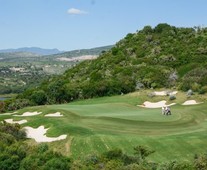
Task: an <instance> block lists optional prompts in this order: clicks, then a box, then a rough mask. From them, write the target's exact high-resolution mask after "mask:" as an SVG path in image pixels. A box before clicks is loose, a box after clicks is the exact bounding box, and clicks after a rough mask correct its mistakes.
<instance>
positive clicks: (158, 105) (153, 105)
mask: <svg viewBox="0 0 207 170" xmlns="http://www.w3.org/2000/svg"><path fill="white" fill-rule="evenodd" d="M175 104H176V103H171V104H169V105H166V101H165V100H162V101H159V102H155V103H152V102H148V101H146V102H144V103H143V104H142V105H138V106H140V107H145V108H161V107H163V106H172V105H175Z"/></svg>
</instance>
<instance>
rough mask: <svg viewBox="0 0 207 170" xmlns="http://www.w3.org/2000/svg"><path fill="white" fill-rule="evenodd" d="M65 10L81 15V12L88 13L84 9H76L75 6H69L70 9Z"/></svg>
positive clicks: (71, 13)
mask: <svg viewBox="0 0 207 170" xmlns="http://www.w3.org/2000/svg"><path fill="white" fill-rule="evenodd" d="M67 12H68V14H70V15H81V14H87V13H88V12H86V11H82V10H80V9H76V8H70V9H68V11H67Z"/></svg>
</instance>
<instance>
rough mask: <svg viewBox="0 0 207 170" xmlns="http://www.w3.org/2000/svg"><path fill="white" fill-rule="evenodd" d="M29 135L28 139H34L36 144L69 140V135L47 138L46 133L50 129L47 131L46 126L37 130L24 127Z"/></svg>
mask: <svg viewBox="0 0 207 170" xmlns="http://www.w3.org/2000/svg"><path fill="white" fill-rule="evenodd" d="M24 129H25V130H26V133H27V138H32V139H34V140H35V141H36V142H53V141H58V140H63V139H66V138H67V135H61V136H59V137H47V136H46V135H45V133H46V132H47V130H48V129H45V127H44V126H40V127H38V128H37V129H35V128H32V127H29V126H27V127H24Z"/></svg>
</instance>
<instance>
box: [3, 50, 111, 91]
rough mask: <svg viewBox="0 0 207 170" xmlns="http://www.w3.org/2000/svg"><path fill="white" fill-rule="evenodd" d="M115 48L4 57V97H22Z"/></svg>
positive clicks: (5, 55) (4, 55) (22, 53)
mask: <svg viewBox="0 0 207 170" xmlns="http://www.w3.org/2000/svg"><path fill="white" fill-rule="evenodd" d="M111 47H112V46H106V47H98V48H92V49H81V50H73V51H68V52H64V53H60V54H55V55H44V56H42V55H38V54H35V53H31V52H12V53H11V52H8V53H0V94H7V93H20V92H22V91H23V90H24V89H26V88H28V87H31V86H33V87H34V86H37V85H38V84H39V83H40V82H41V81H43V80H44V79H48V78H49V77H51V76H54V75H59V74H62V73H63V72H64V71H65V70H67V69H68V68H71V67H73V66H75V65H76V64H78V63H80V62H81V61H83V60H86V59H87V60H88V59H89V60H90V59H93V57H94V58H97V57H98V56H99V54H100V53H101V52H102V51H107V50H108V49H110V48H111Z"/></svg>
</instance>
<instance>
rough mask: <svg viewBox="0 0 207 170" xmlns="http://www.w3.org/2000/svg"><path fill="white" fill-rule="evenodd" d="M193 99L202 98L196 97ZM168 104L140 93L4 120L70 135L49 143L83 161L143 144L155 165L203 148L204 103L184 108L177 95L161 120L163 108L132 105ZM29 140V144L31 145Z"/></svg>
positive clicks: (206, 132)
mask: <svg viewBox="0 0 207 170" xmlns="http://www.w3.org/2000/svg"><path fill="white" fill-rule="evenodd" d="M194 98H196V100H201V98H202V99H203V97H199V96H194ZM163 99H165V100H168V98H167V96H165V97H154V98H149V97H147V95H146V94H145V93H144V92H143V93H141V94H138V93H137V94H136V95H135V93H134V94H129V95H123V96H114V97H104V98H98V99H91V100H85V101H77V102H73V103H70V104H63V105H51V106H40V107H31V108H25V109H23V110H19V111H18V114H21V113H24V112H26V111H41V112H42V114H40V115H37V116H31V117H14V116H12V115H1V116H0V121H1V120H3V119H6V118H13V119H14V120H22V119H26V120H27V121H28V122H27V123H25V124H23V125H22V126H32V127H39V126H40V125H44V126H45V127H47V128H50V129H49V130H48V132H47V136H59V135H62V134H68V138H67V139H66V140H62V141H58V142H52V143H50V145H51V146H52V147H53V148H54V149H55V150H59V151H61V152H62V153H64V154H67V155H72V156H73V157H75V158H77V157H80V158H81V157H82V156H85V155H87V154H90V153H101V152H104V151H107V150H109V149H113V148H121V149H123V150H124V151H125V152H128V153H133V147H134V146H137V145H145V146H148V147H150V148H152V149H154V150H155V151H156V152H155V153H154V154H152V156H150V159H152V160H155V161H168V160H175V159H178V160H190V159H192V158H193V156H194V154H196V153H204V152H205V151H206V150H207V145H206V143H207V112H206V110H207V105H206V102H204V103H202V104H198V105H192V106H183V105H181V103H182V102H183V101H185V100H187V99H186V98H185V97H184V95H183V94H181V95H180V96H179V95H178V99H176V100H175V101H173V102H175V103H177V104H176V105H175V106H172V107H171V110H172V115H171V116H164V115H162V114H161V109H160V108H158V109H148V108H141V107H138V106H136V105H137V104H141V103H142V102H143V101H146V100H148V101H160V100H163ZM55 112H61V114H63V115H64V116H63V117H44V115H45V114H47V113H55ZM31 141H32V140H29V142H31Z"/></svg>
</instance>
